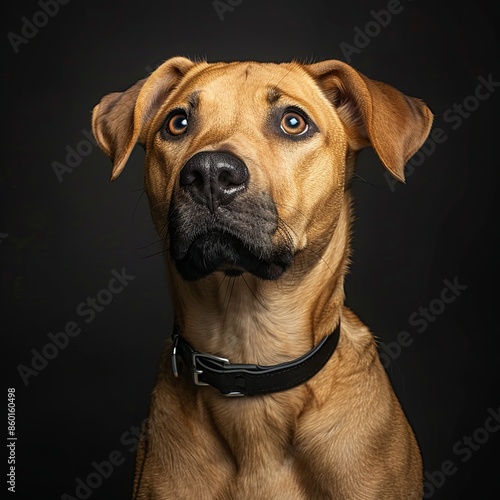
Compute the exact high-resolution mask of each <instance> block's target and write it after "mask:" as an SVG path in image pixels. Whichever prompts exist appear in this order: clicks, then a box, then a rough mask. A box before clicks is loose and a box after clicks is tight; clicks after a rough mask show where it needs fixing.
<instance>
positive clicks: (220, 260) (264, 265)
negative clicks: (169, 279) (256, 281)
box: [174, 230, 292, 281]
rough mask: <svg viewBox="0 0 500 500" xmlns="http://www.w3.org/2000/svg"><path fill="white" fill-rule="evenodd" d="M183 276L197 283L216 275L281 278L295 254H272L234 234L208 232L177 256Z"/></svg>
mask: <svg viewBox="0 0 500 500" xmlns="http://www.w3.org/2000/svg"><path fill="white" fill-rule="evenodd" d="M174 262H175V265H176V268H177V270H178V271H179V273H180V275H181V276H182V277H183V278H184V279H185V280H187V281H195V280H198V279H200V278H203V277H204V276H207V275H209V274H211V273H213V272H216V271H220V272H223V273H225V274H226V275H227V276H239V275H240V274H242V273H243V272H248V273H251V274H253V275H254V276H257V277H258V278H262V279H265V280H276V279H278V278H279V277H280V276H281V275H282V274H283V273H284V272H285V271H286V269H287V268H288V267H289V266H290V264H291V262H292V254H291V252H290V251H289V250H288V249H287V248H286V247H277V248H274V249H273V251H272V252H271V253H270V254H269V252H267V251H265V249H264V248H263V247H259V246H257V245H253V246H252V245H249V244H248V242H247V241H244V240H242V239H240V238H238V237H236V236H234V235H232V234H229V233H223V232H220V231H217V230H215V231H209V232H205V233H203V234H201V235H199V236H198V237H196V238H195V239H194V240H193V241H192V242H191V244H190V245H189V247H188V248H187V251H186V252H185V253H184V254H183V255H178V256H177V258H175V257H174Z"/></svg>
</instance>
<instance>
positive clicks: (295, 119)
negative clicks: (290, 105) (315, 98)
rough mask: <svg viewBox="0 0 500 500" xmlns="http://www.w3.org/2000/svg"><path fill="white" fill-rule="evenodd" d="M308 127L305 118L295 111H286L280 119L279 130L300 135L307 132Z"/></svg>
mask: <svg viewBox="0 0 500 500" xmlns="http://www.w3.org/2000/svg"><path fill="white" fill-rule="evenodd" d="M308 128H309V125H308V124H307V122H306V120H305V118H304V117H303V116H302V115H301V114H299V113H297V112H295V111H288V112H286V113H285V114H284V115H283V118H282V119H281V130H283V132H285V134H289V135H301V134H304V133H305V132H307V129H308Z"/></svg>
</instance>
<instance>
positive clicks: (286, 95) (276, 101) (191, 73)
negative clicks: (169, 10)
mask: <svg viewBox="0 0 500 500" xmlns="http://www.w3.org/2000/svg"><path fill="white" fill-rule="evenodd" d="M431 122H432V115H431V112H430V111H429V109H428V108H427V107H426V106H425V105H424V104H423V103H422V102H421V101H420V100H419V99H415V98H413V97H407V96H405V95H403V94H402V93H400V92H399V91H397V90H396V89H394V88H392V87H390V86H389V85H386V84H384V83H381V82H377V81H374V80H371V79H369V78H367V77H366V76H364V75H362V74H361V73H359V72H357V71H355V70H354V69H353V68H351V67H350V66H349V65H347V64H345V63H342V62H340V61H335V60H330V61H324V62H320V63H315V64H299V63H296V62H293V63H286V64H270V63H256V62H235V63H215V64H208V63H206V62H197V63H195V62H192V61H190V60H189V59H185V58H182V57H176V58H173V59H170V60H167V61H166V62H165V63H164V64H162V65H161V66H160V67H159V68H158V69H157V70H156V71H154V72H153V73H152V74H151V75H150V76H149V77H148V78H146V79H144V80H141V81H139V82H138V83H136V84H135V85H134V86H132V87H131V88H130V89H128V90H126V91H124V92H119V93H113V94H109V95H107V96H105V97H104V98H103V99H102V101H101V102H100V103H99V104H98V105H97V106H96V107H95V108H94V113H93V123H92V125H93V131H94V135H95V137H96V139H97V141H98V143H99V145H100V146H101V148H102V149H103V150H104V152H105V153H106V154H107V155H108V156H109V157H110V158H111V160H112V161H113V172H112V179H113V180H114V179H116V178H117V177H118V176H119V175H120V173H121V172H122V170H123V168H124V167H125V164H126V162H127V160H128V158H129V156H130V153H131V151H132V149H133V148H134V146H135V145H136V144H137V143H140V144H142V145H143V146H144V148H145V150H146V190H147V193H148V196H149V200H150V205H151V210H152V215H153V220H154V223H155V225H156V228H157V230H158V232H159V233H160V235H161V236H162V237H164V238H165V240H166V243H167V246H168V248H169V253H170V257H171V259H172V260H173V262H174V263H175V266H176V268H177V270H178V271H179V273H180V275H181V276H182V277H183V278H184V279H185V280H196V279H199V278H201V277H203V276H206V275H208V274H211V273H213V272H216V271H221V272H224V273H226V274H228V275H231V276H235V275H238V274H241V273H242V272H249V273H251V274H253V275H255V276H257V277H259V278H263V279H277V278H279V277H280V276H281V275H282V274H283V272H285V271H286V270H287V269H288V268H289V267H290V266H291V265H292V263H293V262H294V259H295V256H296V255H297V254H298V253H300V252H301V251H302V250H304V249H305V248H306V247H307V248H309V249H310V250H312V252H313V253H314V254H317V255H320V254H321V251H322V249H323V248H324V247H325V246H326V245H327V243H328V241H330V239H331V234H332V231H333V228H335V226H336V224H337V221H338V218H339V214H340V212H341V206H342V201H343V198H344V191H345V189H346V186H347V183H348V181H349V178H350V176H351V174H352V167H353V163H354V158H355V155H356V153H357V151H359V150H360V149H362V148H364V147H366V146H370V145H371V146H372V147H373V148H374V149H375V151H376V152H377V154H378V156H379V157H380V159H381V161H382V163H383V165H384V166H385V167H386V168H387V169H388V171H389V172H391V174H392V175H394V176H395V177H396V178H397V179H399V180H401V181H403V180H404V165H405V163H406V161H407V160H408V159H409V158H410V157H411V156H412V155H413V154H414V153H415V152H416V151H417V150H418V148H419V147H420V146H421V145H422V143H423V141H424V140H425V138H426V137H427V134H428V132H429V129H430V126H431Z"/></svg>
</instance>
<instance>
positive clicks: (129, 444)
mask: <svg viewBox="0 0 500 500" xmlns="http://www.w3.org/2000/svg"><path fill="white" fill-rule="evenodd" d="M146 422H147V420H146V421H144V422H143V424H142V428H139V427H137V426H136V425H132V426H131V427H130V429H127V430H126V431H125V432H124V433H123V434H122V435H121V436H120V444H121V447H120V448H117V449H115V450H113V451H111V452H110V453H108V455H107V456H106V458H105V459H104V460H100V461H99V462H98V461H97V460H94V461H93V462H92V463H91V464H90V472H89V473H88V474H86V475H83V478H82V477H80V476H78V477H77V478H76V479H75V490H74V492H73V493H72V494H71V495H70V494H69V493H63V494H62V495H61V500H86V499H87V498H90V497H91V496H92V494H93V493H94V491H95V490H97V489H98V488H100V487H101V486H102V485H103V483H104V481H105V480H106V479H109V478H110V477H111V475H112V474H113V473H114V472H115V471H116V469H117V468H118V467H120V466H121V465H123V464H124V463H125V462H126V460H127V455H128V454H129V453H135V452H136V451H137V447H138V445H139V437H140V435H141V432H142V431H143V430H144V428H145V426H146V425H147V424H146ZM124 448H125V449H124ZM125 452H126V453H125Z"/></svg>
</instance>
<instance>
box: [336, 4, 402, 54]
mask: <svg viewBox="0 0 500 500" xmlns="http://www.w3.org/2000/svg"><path fill="white" fill-rule="evenodd" d="M407 1H408V2H411V1H412V0H407ZM403 9H404V6H403V5H402V4H401V2H400V0H389V1H388V2H387V5H386V8H385V9H382V10H379V11H378V12H377V11H375V10H371V11H370V16H371V19H370V20H369V21H368V22H367V23H366V24H365V25H364V26H363V27H362V28H360V27H359V26H355V27H354V30H353V31H354V37H353V40H352V43H347V42H341V43H340V45H339V49H340V50H341V52H342V54H343V56H344V57H345V60H346V62H348V63H349V64H350V63H351V61H352V56H353V54H359V53H360V52H361V51H362V50H363V49H365V48H366V47H368V45H370V43H371V42H372V40H373V39H374V38H376V37H377V36H378V35H380V33H381V32H382V30H383V28H387V26H389V24H391V21H392V19H393V17H394V16H396V15H398V14H401V12H403Z"/></svg>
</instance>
